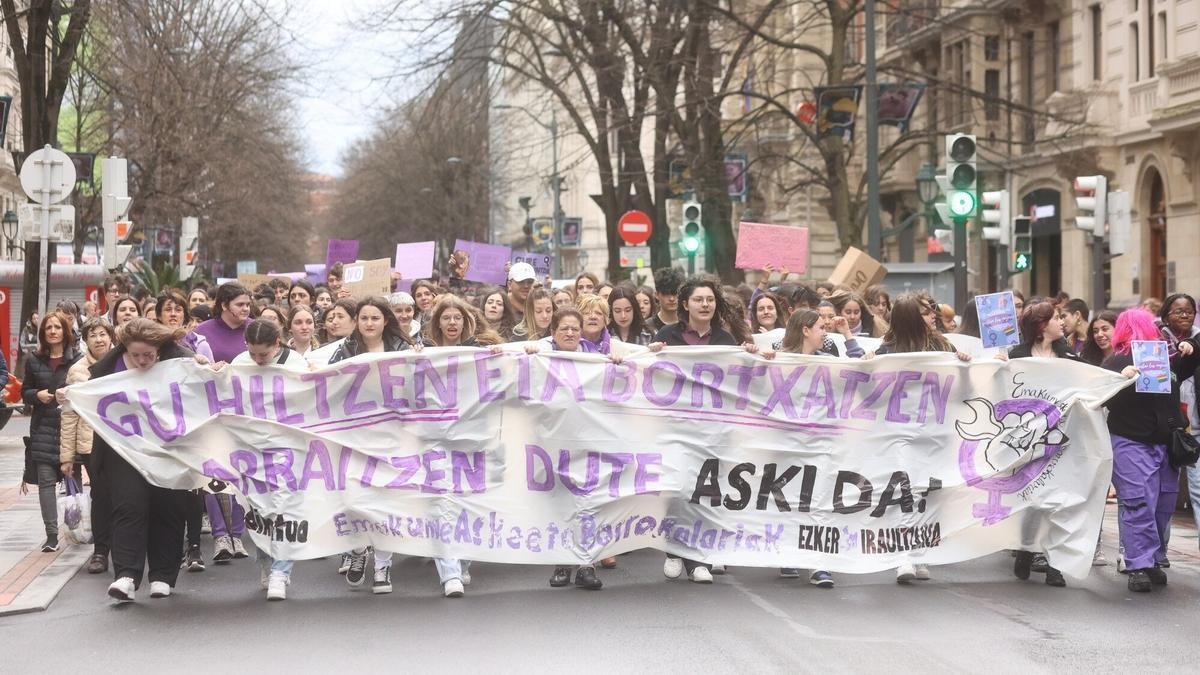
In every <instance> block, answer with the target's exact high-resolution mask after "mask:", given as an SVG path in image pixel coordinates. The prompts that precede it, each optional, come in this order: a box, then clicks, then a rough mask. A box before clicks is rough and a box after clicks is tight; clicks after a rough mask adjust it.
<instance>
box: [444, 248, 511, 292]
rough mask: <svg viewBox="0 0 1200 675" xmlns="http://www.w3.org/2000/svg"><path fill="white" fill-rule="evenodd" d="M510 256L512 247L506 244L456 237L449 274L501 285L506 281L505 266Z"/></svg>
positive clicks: (506, 272)
mask: <svg viewBox="0 0 1200 675" xmlns="http://www.w3.org/2000/svg"><path fill="white" fill-rule="evenodd" d="M511 256H512V249H511V248H509V247H507V246H496V245H494V244H483V243H480V242H477V241H464V240H462V239H456V240H455V241H454V253H453V254H452V255H451V258H452V259H453V260H454V263H453V264H451V266H450V276H452V277H454V278H456V279H465V280H467V281H481V282H483V283H485V284H496V285H498V286H503V285H504V284H505V283H506V282H507V281H508V270H507V269H505V267H506V266H507V265H508V261H509V259H510V257H511Z"/></svg>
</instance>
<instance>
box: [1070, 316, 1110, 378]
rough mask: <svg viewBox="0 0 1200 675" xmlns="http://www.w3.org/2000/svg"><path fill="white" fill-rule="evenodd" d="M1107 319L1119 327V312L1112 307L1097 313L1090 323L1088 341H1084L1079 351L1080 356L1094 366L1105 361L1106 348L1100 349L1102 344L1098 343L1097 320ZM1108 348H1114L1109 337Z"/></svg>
mask: <svg viewBox="0 0 1200 675" xmlns="http://www.w3.org/2000/svg"><path fill="white" fill-rule="evenodd" d="M1097 321H1107V322H1108V325H1110V326H1112V327H1113V328H1114V329H1116V327H1117V313H1116V312H1114V311H1112V310H1111V309H1106V310H1104V311H1103V312H1100V313H1099V314H1097V315H1096V318H1094V319H1092V321H1091V323H1089V324H1088V331H1087V341H1086V342H1084V343H1083V349H1081V350H1080V351H1079V358H1081V359H1083V360H1084V361H1087V362H1088V363H1090V364H1092V365H1093V366H1098V365H1100V363H1101V362H1102V361H1104V356H1105V354H1104V350H1103V349H1100V345H1098V344H1096V322H1097ZM1108 348H1109V349H1112V339H1111V338H1110V339H1109V343H1108Z"/></svg>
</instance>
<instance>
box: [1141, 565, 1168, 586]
mask: <svg viewBox="0 0 1200 675" xmlns="http://www.w3.org/2000/svg"><path fill="white" fill-rule="evenodd" d="M1146 576H1148V577H1150V583H1152V584H1154V585H1155V586H1166V585H1167V573H1166V572H1164V571H1163V569H1162V568H1161V567H1151V568H1150V569H1148V570H1146Z"/></svg>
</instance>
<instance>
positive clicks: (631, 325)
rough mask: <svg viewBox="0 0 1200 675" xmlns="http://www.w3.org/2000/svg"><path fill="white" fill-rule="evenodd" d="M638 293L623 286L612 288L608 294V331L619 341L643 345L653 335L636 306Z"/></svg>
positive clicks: (652, 338) (646, 343) (648, 341)
mask: <svg viewBox="0 0 1200 675" xmlns="http://www.w3.org/2000/svg"><path fill="white" fill-rule="evenodd" d="M639 295H640V293H637V292H635V291H633V290H631V289H630V288H626V287H625V286H617V287H616V288H614V289H613V292H612V293H611V294H609V296H608V307H609V311H610V312H611V313H612V321H610V322H609V324H608V333H609V335H611V336H613V337H614V338H616V339H618V340H620V341H621V342H625V343H628V344H634V345H641V346H643V347H644V346H646V345H648V344H650V342H651V341H652V340H654V336H653V335H651V334H650V331H649V330H647V329H646V319H645V317H643V316H642V312H641V309H640V308H639V306H638V296H639Z"/></svg>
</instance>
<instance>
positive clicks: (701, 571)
mask: <svg viewBox="0 0 1200 675" xmlns="http://www.w3.org/2000/svg"><path fill="white" fill-rule="evenodd" d="M692 581H694V582H696V583H698V584H711V583H712V572H709V571H708V568H707V567H697V568H696V569H694V570H692Z"/></svg>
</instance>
